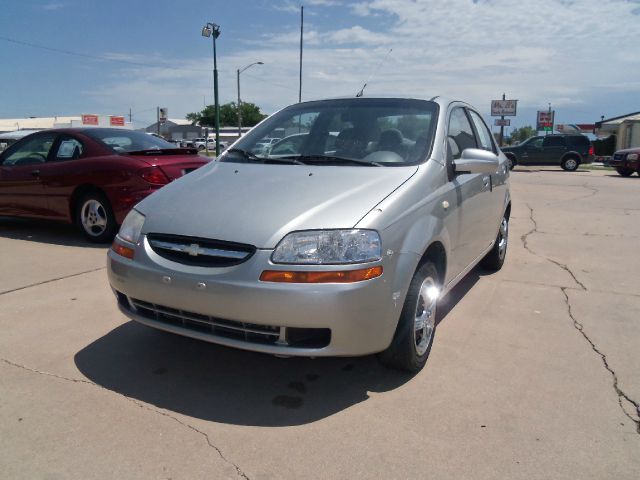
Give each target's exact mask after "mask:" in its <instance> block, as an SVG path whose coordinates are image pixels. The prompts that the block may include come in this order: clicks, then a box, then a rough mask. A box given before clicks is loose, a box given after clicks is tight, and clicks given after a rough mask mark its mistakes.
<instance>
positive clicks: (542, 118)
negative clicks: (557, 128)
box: [536, 110, 556, 132]
mask: <svg viewBox="0 0 640 480" xmlns="http://www.w3.org/2000/svg"><path fill="white" fill-rule="evenodd" d="M555 116H556V112H555V111H551V112H550V111H548V110H538V125H537V127H536V130H537V131H541V130H542V131H545V132H552V131H553V120H554V118H555Z"/></svg>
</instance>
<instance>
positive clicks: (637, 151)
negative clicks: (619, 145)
mask: <svg viewBox="0 0 640 480" xmlns="http://www.w3.org/2000/svg"><path fill="white" fill-rule="evenodd" d="M616 153H622V154H625V155H626V154H627V153H640V148H638V147H635V148H625V149H624V150H616V151H615V152H614V155H615V154H616Z"/></svg>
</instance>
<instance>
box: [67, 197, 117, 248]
mask: <svg viewBox="0 0 640 480" xmlns="http://www.w3.org/2000/svg"><path fill="white" fill-rule="evenodd" d="M89 200H96V201H98V202H100V205H102V207H103V208H104V211H105V212H106V214H107V228H105V230H104V232H102V233H101V234H100V235H97V236H94V235H90V234H89V233H88V232H87V231H86V230H85V229H84V226H83V225H82V207H83V206H84V204H85V203H86V202H87V201H89ZM75 221H76V224H77V226H78V228H79V229H80V231H81V232H82V234H83V235H84V236H85V238H86V239H87V240H89V241H90V242H93V243H108V242H111V241H112V240H113V237H115V235H116V233H117V228H118V226H117V225H116V218H115V215H114V214H113V209H112V208H111V203H109V199H108V198H107V197H106V196H105V195H104V194H102V193H100V192H89V193H85V194H84V195H82V196H81V197H80V198H79V199H78V202H77V203H76V211H75Z"/></svg>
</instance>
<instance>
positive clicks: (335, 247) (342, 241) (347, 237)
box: [271, 229, 382, 265]
mask: <svg viewBox="0 0 640 480" xmlns="http://www.w3.org/2000/svg"><path fill="white" fill-rule="evenodd" d="M380 252H381V246H380V235H378V232H376V231H374V230H358V229H354V230H308V231H302V232H292V233H290V234H288V235H287V236H286V237H284V238H283V239H282V240H281V241H280V243H279V244H278V246H277V247H276V249H275V250H274V252H273V255H271V260H272V261H273V263H297V264H305V265H327V264H341V263H367V262H375V261H378V260H380V259H381V258H382V257H381V254H380Z"/></svg>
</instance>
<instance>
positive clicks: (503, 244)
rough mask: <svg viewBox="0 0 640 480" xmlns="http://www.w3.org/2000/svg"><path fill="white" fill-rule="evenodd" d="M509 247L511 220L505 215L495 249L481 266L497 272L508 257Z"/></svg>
mask: <svg viewBox="0 0 640 480" xmlns="http://www.w3.org/2000/svg"><path fill="white" fill-rule="evenodd" d="M508 245H509V218H508V217H507V214H506V213H505V214H504V217H502V221H501V222H500V228H499V229H498V235H497V236H496V241H495V243H494V244H493V248H492V249H491V250H490V251H489V253H487V255H486V256H485V257H484V258H483V259H482V261H481V262H480V264H481V265H482V266H483V267H484V268H486V269H487V270H492V271H494V272H497V271H498V270H500V269H501V268H502V265H504V259H505V258H506V257H507V246H508Z"/></svg>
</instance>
